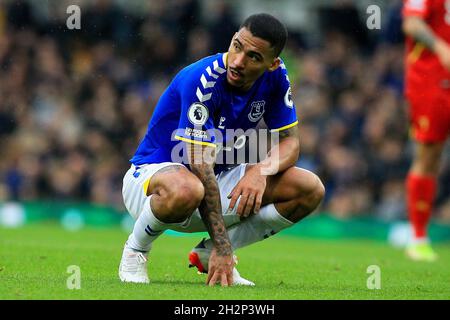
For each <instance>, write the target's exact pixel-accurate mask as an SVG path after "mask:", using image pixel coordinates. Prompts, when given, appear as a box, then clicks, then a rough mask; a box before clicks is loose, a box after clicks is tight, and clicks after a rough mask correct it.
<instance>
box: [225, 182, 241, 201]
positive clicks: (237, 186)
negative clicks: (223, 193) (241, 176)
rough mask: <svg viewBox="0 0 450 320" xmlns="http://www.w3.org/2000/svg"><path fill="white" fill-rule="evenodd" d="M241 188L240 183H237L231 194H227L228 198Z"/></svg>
mask: <svg viewBox="0 0 450 320" xmlns="http://www.w3.org/2000/svg"><path fill="white" fill-rule="evenodd" d="M237 189H239V183H238V184H237V185H235V186H234V188H233V190H231V192H230V194H229V195H228V196H227V198H228V199H231V197H232V196H233V194H234V192H235V191H236V190H237Z"/></svg>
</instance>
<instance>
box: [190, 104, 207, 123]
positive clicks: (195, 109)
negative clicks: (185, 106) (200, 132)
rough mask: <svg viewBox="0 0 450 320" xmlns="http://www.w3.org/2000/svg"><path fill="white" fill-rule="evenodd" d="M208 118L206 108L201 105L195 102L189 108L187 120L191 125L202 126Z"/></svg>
mask: <svg viewBox="0 0 450 320" xmlns="http://www.w3.org/2000/svg"><path fill="white" fill-rule="evenodd" d="M208 117H209V111H208V108H207V107H206V106H205V105H204V104H203V103H200V102H195V103H193V104H191V106H190V107H189V110H188V119H189V121H190V122H191V123H192V124H193V125H196V126H203V125H204V124H205V123H206V120H208Z"/></svg>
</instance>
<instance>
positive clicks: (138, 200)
mask: <svg viewBox="0 0 450 320" xmlns="http://www.w3.org/2000/svg"><path fill="white" fill-rule="evenodd" d="M172 165H180V166H183V165H182V164H180V163H173V162H163V163H153V164H145V165H140V166H137V167H136V166H134V165H131V167H130V169H129V170H128V171H127V173H126V174H125V177H124V178H123V188H122V195H123V200H124V203H125V207H126V208H127V210H128V212H129V213H130V215H131V216H132V217H133V218H134V219H135V220H137V218H138V217H139V215H140V214H141V212H142V210H143V208H144V206H149V205H150V201H149V197H148V196H147V195H146V193H145V190H144V185H145V183H146V182H147V181H148V180H149V179H150V178H151V177H152V176H153V175H154V174H155V173H156V172H157V171H159V170H161V169H162V168H164V167H167V166H172ZM246 166H247V164H240V165H238V166H236V167H235V168H233V169H231V170H228V171H223V172H221V173H220V174H219V175H217V176H216V178H217V182H218V184H219V190H220V199H221V202H222V214H223V218H224V222H225V226H226V228H227V229H228V228H230V227H231V226H234V225H236V224H238V223H240V217H239V216H238V215H237V214H236V210H237V207H238V204H239V201H238V202H237V203H236V205H235V206H234V208H233V210H232V211H227V209H228V206H229V205H230V201H231V199H228V198H227V196H228V195H229V194H230V192H231V190H233V188H234V187H235V186H236V184H237V183H238V182H239V180H240V179H241V178H242V177H243V176H244V174H245V168H246ZM167 225H168V226H169V229H171V230H175V231H178V232H203V231H207V230H206V227H205V225H204V223H203V220H202V218H201V216H200V212H199V211H198V209H196V210H195V211H194V213H193V214H192V215H191V217H190V218H189V219H187V220H186V221H185V222H184V223H181V224H180V223H173V224H167Z"/></svg>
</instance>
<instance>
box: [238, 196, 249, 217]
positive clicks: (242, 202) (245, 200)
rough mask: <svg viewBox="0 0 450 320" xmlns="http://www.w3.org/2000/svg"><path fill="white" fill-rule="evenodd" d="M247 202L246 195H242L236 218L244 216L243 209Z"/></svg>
mask: <svg viewBox="0 0 450 320" xmlns="http://www.w3.org/2000/svg"><path fill="white" fill-rule="evenodd" d="M247 200H248V195H246V194H242V195H241V197H240V200H239V205H238V207H237V210H236V214H237V215H238V216H241V217H242V215H243V214H244V208H245V205H246V204H247Z"/></svg>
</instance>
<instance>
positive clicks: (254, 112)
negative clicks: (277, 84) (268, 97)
mask: <svg viewBox="0 0 450 320" xmlns="http://www.w3.org/2000/svg"><path fill="white" fill-rule="evenodd" d="M265 104H266V102H265V101H264V100H261V101H254V102H252V104H251V107H252V109H251V110H250V113H249V114H248V119H249V120H250V121H252V122H256V121H259V120H260V119H261V118H262V116H263V114H264V111H265V110H264V106H265Z"/></svg>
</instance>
